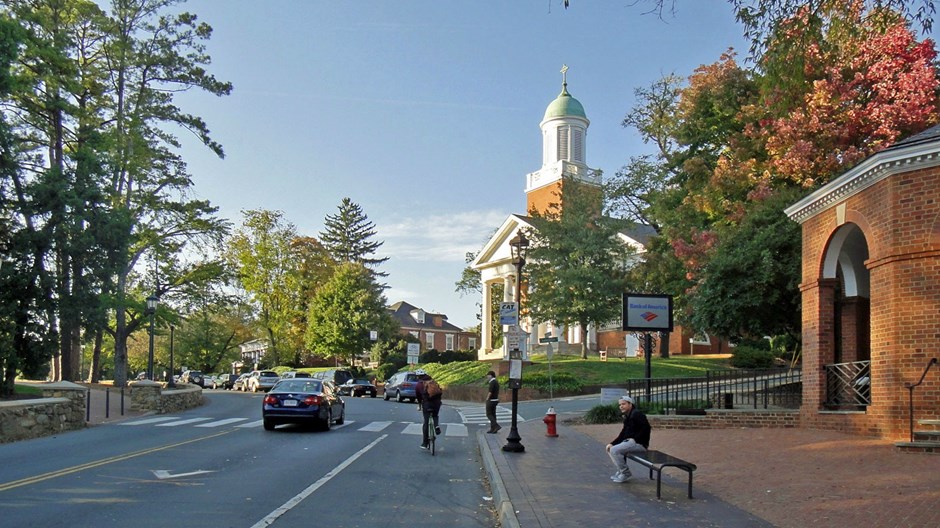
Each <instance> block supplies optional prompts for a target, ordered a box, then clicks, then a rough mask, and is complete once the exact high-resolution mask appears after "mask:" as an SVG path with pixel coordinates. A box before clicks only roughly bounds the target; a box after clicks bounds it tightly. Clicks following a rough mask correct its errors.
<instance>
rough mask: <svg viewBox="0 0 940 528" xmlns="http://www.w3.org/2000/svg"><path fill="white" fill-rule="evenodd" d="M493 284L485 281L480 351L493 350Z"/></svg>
mask: <svg viewBox="0 0 940 528" xmlns="http://www.w3.org/2000/svg"><path fill="white" fill-rule="evenodd" d="M491 306H493V285H492V284H490V283H488V282H484V283H483V324H481V325H480V352H481V353H483V354H488V353H489V351H490V350H493V311H492V310H490V307H491Z"/></svg>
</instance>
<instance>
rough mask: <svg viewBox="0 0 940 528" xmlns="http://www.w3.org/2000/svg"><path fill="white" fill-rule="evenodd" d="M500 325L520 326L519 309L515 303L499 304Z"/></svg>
mask: <svg viewBox="0 0 940 528" xmlns="http://www.w3.org/2000/svg"><path fill="white" fill-rule="evenodd" d="M499 324H501V325H508V326H513V325H517V324H519V307H518V305H516V303H514V302H504V303H500V304H499Z"/></svg>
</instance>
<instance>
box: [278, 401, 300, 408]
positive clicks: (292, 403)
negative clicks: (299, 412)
mask: <svg viewBox="0 0 940 528" xmlns="http://www.w3.org/2000/svg"><path fill="white" fill-rule="evenodd" d="M282 403H284V407H297V400H284V401H283V402H282Z"/></svg>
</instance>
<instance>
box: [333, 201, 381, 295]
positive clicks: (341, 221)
mask: <svg viewBox="0 0 940 528" xmlns="http://www.w3.org/2000/svg"><path fill="white" fill-rule="evenodd" d="M338 209H339V213H337V214H334V215H327V216H326V218H325V219H324V221H323V223H324V224H325V226H326V229H325V230H324V231H323V232H322V233H320V241H321V242H322V243H323V246H324V247H326V249H327V251H329V252H330V255H332V256H333V258H334V259H335V260H336V261H337V262H350V263H355V264H362V265H363V266H365V267H366V268H368V269H369V270H370V272H371V273H372V276H373V278H377V277H387V276H388V273H385V272H380V271H377V270H376V267H377V266H379V265H380V264H382V263H383V262H385V261H387V260H388V257H385V258H376V257H375V256H374V255H375V252H376V250H378V249H379V248H380V247H382V244H384V242H379V241H375V240H373V239H372V237H374V236H375V224H373V223H372V222H370V221H369V218H368V217H367V216H366V214H365V213H364V212H363V211H362V207H360V206H359V204H357V203H355V202H353V201H352V200H350V199H349V198H343V201H342V203H341V204H340V205H339V207H338Z"/></svg>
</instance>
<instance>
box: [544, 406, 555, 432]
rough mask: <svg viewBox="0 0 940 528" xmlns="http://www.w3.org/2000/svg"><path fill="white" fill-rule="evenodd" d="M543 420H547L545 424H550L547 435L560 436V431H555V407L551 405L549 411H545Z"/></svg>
mask: <svg viewBox="0 0 940 528" xmlns="http://www.w3.org/2000/svg"><path fill="white" fill-rule="evenodd" d="M542 421H543V422H545V425H547V426H548V432H546V433H545V436H549V437H552V438H555V437H557V436H558V433H557V432H556V431H555V408H554V407H549V408H548V412H547V413H545V418H542Z"/></svg>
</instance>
